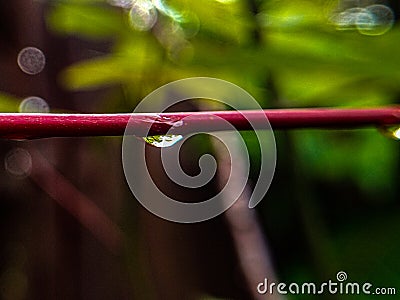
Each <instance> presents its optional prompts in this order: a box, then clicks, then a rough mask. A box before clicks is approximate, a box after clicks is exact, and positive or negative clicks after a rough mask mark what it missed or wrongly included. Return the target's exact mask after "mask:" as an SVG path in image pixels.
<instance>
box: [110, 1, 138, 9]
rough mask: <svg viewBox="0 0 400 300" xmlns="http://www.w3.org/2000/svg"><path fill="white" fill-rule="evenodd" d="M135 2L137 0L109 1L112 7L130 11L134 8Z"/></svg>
mask: <svg viewBox="0 0 400 300" xmlns="http://www.w3.org/2000/svg"><path fill="white" fill-rule="evenodd" d="M133 1H135V0H108V3H109V4H110V5H112V6H117V7H122V8H125V9H129V8H131V7H132V4H133Z"/></svg>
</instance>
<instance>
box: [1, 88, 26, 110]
mask: <svg viewBox="0 0 400 300" xmlns="http://www.w3.org/2000/svg"><path fill="white" fill-rule="evenodd" d="M20 101H21V100H20V99H18V98H16V97H13V96H11V95H7V94H4V93H1V92H0V112H17V111H18V105H19V103H20Z"/></svg>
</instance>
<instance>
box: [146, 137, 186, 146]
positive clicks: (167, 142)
mask: <svg viewBox="0 0 400 300" xmlns="http://www.w3.org/2000/svg"><path fill="white" fill-rule="evenodd" d="M182 138H183V136H182V135H175V134H167V135H153V136H146V137H144V138H143V140H144V141H145V142H146V143H147V144H149V145H152V146H154V147H157V148H166V147H171V146H173V145H175V144H176V143H177V142H179V141H180V140H181V139H182Z"/></svg>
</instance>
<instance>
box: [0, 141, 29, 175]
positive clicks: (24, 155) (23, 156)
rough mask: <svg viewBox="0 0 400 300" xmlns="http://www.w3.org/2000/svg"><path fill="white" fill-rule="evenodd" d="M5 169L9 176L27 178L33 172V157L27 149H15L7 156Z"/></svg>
mask: <svg viewBox="0 0 400 300" xmlns="http://www.w3.org/2000/svg"><path fill="white" fill-rule="evenodd" d="M4 167H5V169H6V170H7V172H8V173H9V174H11V175H13V176H15V177H18V178H25V177H27V176H28V175H29V174H30V172H31V170H32V157H31V155H30V154H29V152H28V151H26V150H25V149H22V148H14V149H12V150H11V151H10V152H8V153H7V154H6V157H5V160H4Z"/></svg>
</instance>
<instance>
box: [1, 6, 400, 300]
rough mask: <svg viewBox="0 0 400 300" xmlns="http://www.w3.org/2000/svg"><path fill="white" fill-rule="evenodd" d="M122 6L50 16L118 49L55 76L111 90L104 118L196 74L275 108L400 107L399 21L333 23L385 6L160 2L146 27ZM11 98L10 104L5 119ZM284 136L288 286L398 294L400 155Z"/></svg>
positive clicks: (282, 248) (278, 213) (350, 142)
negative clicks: (355, 284)
mask: <svg viewBox="0 0 400 300" xmlns="http://www.w3.org/2000/svg"><path fill="white" fill-rule="evenodd" d="M145 2H146V1H143V0H138V1H136V2H135V3H136V4H137V5H139V4H140V3H142V4H143V3H145ZM116 3H118V1H108V2H106V1H101V0H57V1H53V2H51V4H50V5H49V9H48V14H47V19H46V22H47V24H48V26H49V28H50V29H51V30H52V31H54V32H56V33H57V34H60V35H71V36H75V37H79V38H80V39H83V40H91V41H94V42H99V43H104V42H107V43H110V51H109V52H107V53H101V52H98V51H92V52H91V58H89V59H84V60H81V61H79V62H77V63H75V64H73V65H71V66H69V67H68V68H67V69H66V70H64V72H63V73H62V74H60V77H59V80H60V82H61V83H62V84H63V86H64V87H65V88H66V89H70V90H74V91H87V90H96V89H102V88H105V87H106V88H108V91H109V92H107V93H105V94H104V95H105V96H104V97H105V99H104V101H105V102H104V103H106V104H105V105H104V106H103V107H99V108H98V111H99V112H112V111H132V110H133V108H134V106H135V104H136V103H137V102H138V101H140V100H141V99H142V98H143V97H144V96H146V95H147V94H148V93H149V92H151V91H153V90H154V89H155V88H157V87H159V86H161V85H163V84H165V83H168V82H170V81H173V80H177V79H181V78H186V77H192V76H210V77H217V78H221V79H225V80H228V81H231V82H233V83H235V84H237V85H239V86H241V87H243V88H244V89H246V90H247V91H248V92H250V93H251V94H252V95H253V96H254V97H255V98H256V99H257V100H258V101H259V102H260V104H261V105H262V106H263V107H265V108H270V107H309V106H341V107H345V106H351V107H354V106H357V107H367V106H380V105H386V104H394V103H397V102H398V99H399V95H400V85H399V81H400V56H399V55H398V49H400V27H399V24H397V23H396V22H395V21H396V20H395V17H396V13H397V12H396V11H393V15H392V16H391V17H392V18H393V19H392V20H389V21H388V20H386V21H385V22H386V23H385V22H384V24H383V25H379V24H378V25H379V26H386V25H387V27H388V28H387V30H386V29H385V30H382V31H379V30H380V28H378V27H379V26H378V25H376V26H375V27H374V28H372V29H369V31H368V28H367V29H365V27H363V28H362V30H360V26H361V25H362V26H366V25H368V24H364V23H362V24H361V25H360V24H358V23H357V24H356V22H354V20H353V21H352V19H351V16H347V19H346V20H347V21H346V22H347V23H346V22H344V21H343V20H342V21H338V20H337V18H338V17H339V16H343V15H340V14H341V13H342V14H343V13H344V12H346V10H348V9H351V8H352V7H356V6H357V3H359V4H358V5H360V7H364V6H368V5H374V4H382V3H383V2H373V1H344V0H343V1H299V0H296V1H292V0H280V1H278V0H270V1H261V0H248V1H245V0H242V1H240V0H236V1H235V0H219V1H215V0H203V1H189V0H171V1H169V0H168V1H167V0H164V1H162V0H159V1H153V4H154V5H155V6H154V7H151V9H152V10H151V12H150V13H149V12H148V11H147V12H145V13H144V15H143V18H142V19H140V16H139V17H138V15H137V14H135V11H132V9H133V8H132V9H131V11H130V10H129V9H124V8H121V7H118V5H116ZM150 4H151V3H150ZM153 4H151V5H153ZM386 4H388V5H389V6H390V3H386ZM154 14H156V16H157V20H155V23H154V24H150V27H149V28H146V22H147V21H149V20H148V19H146V18H150V17H151V15H154ZM149 16H150V17H149ZM353 17H354V16H353ZM389 17H390V16H389ZM138 18H139V20H138ZM390 21H393V24H392V23H391V22H390ZM150 22H152V21H151V20H150ZM343 22H344V23H343ZM385 24H386V25H385ZM151 25H154V26H151ZM143 26H144V27H143ZM144 29H148V30H144ZM7 101H9V100H8V98H7V97H6V96H3V95H2V94H0V109H2V111H7V110H9V109H8V107H12V105H13V104H7V103H9V102H7ZM244 135H245V136H246V137H247V142H248V144H249V145H252V144H253V141H252V135H251V134H246V133H244ZM276 138H277V146H278V168H277V174H276V177H275V179H274V181H273V184H272V187H271V190H270V192H269V193H268V195H267V197H266V199H265V201H264V202H263V203H262V205H261V207H260V208H259V209H260V213H261V214H262V215H263V216H264V220H263V222H264V225H265V229H266V232H267V234H268V237H269V239H270V243H271V247H272V250H273V251H274V256H275V257H276V259H277V269H278V273H279V275H280V279H281V281H282V282H304V281H310V280H313V281H317V282H319V281H324V280H327V279H334V278H335V276H336V272H338V271H339V270H344V271H346V272H347V273H348V274H349V278H350V279H351V280H353V281H359V282H363V281H369V282H372V283H374V284H376V285H381V286H395V287H397V288H400V285H399V282H400V273H399V270H400V258H399V256H398V250H399V249H400V239H399V238H398V236H399V234H400V232H399V229H400V218H399V216H400V213H399V208H400V207H399V203H398V199H399V184H398V182H399V178H400V176H399V166H400V163H399V144H398V143H397V142H396V141H392V140H389V139H387V138H386V137H384V136H383V135H380V134H379V133H378V131H377V130H375V129H364V130H351V131H329V132H328V131H320V130H295V131H291V132H277V133H276ZM257 155H258V151H256V149H254V150H253V153H252V161H253V162H257V159H258V158H257ZM253 175H254V176H256V175H257V174H256V172H253ZM288 186H289V187H292V188H290V189H288V188H287V187H288ZM299 228H300V229H299ZM296 230H298V231H296ZM294 233H297V234H298V236H295V235H294ZM375 297H376V296H370V297H368V296H365V295H359V296H357V297H353V298H352V299H375ZM305 298H306V297H304V296H299V297H292V298H290V299H305ZM318 299H320V298H318Z"/></svg>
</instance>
